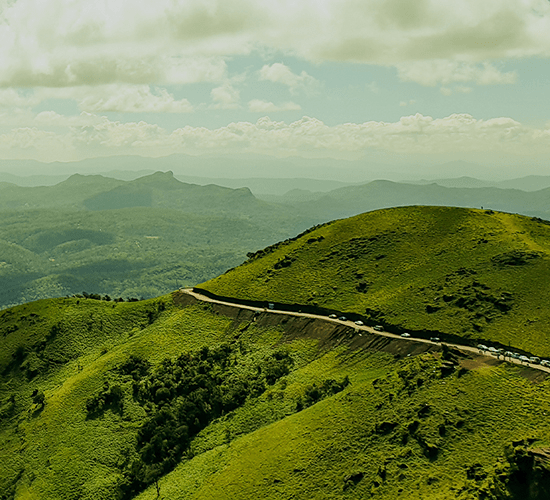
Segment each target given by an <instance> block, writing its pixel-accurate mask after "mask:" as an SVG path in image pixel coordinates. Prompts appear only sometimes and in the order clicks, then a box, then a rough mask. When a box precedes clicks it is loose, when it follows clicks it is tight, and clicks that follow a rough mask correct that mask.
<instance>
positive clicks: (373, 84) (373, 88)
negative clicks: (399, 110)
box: [366, 82, 380, 94]
mask: <svg viewBox="0 0 550 500" xmlns="http://www.w3.org/2000/svg"><path fill="white" fill-rule="evenodd" d="M366 87H367V89H368V90H370V91H371V92H372V93H373V94H378V93H379V92H380V87H379V86H378V84H377V83H376V82H371V83H369V84H367V85H366Z"/></svg>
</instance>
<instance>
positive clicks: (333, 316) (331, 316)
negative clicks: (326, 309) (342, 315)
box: [329, 314, 338, 319]
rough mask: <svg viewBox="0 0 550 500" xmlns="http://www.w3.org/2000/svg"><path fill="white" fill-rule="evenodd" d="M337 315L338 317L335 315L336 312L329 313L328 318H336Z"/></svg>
mask: <svg viewBox="0 0 550 500" xmlns="http://www.w3.org/2000/svg"><path fill="white" fill-rule="evenodd" d="M337 317H338V316H336V314H331V315H330V316H329V318H332V319H336V318H337Z"/></svg>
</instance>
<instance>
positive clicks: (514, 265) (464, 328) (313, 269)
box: [200, 207, 550, 356]
mask: <svg viewBox="0 0 550 500" xmlns="http://www.w3.org/2000/svg"><path fill="white" fill-rule="evenodd" d="M549 275H550V225H548V224H547V223H546V222H545V221H541V220H536V219H532V218H529V217H525V216H520V215H513V214H506V213H500V212H492V211H483V210H474V209H463V208H450V207H403V208H394V209H387V210H378V211H375V212H369V213H366V214H362V215H358V216H355V217H351V218H349V219H343V220H339V221H335V222H333V223H330V224H327V225H324V226H320V227H319V228H317V229H315V230H313V231H311V232H308V233H307V234H304V235H303V236H301V237H299V238H297V239H293V240H289V241H287V242H285V243H282V244H278V245H275V246H274V247H269V248H267V249H266V250H264V251H263V252H258V253H257V254H256V255H255V256H253V257H252V258H251V259H249V260H248V261H247V262H245V263H244V264H242V265H241V266H239V267H237V268H234V269H232V270H231V271H229V272H227V273H225V274H223V275H221V276H219V277H217V278H214V279H212V280H210V281H207V282H206V283H203V284H202V285H200V287H201V288H204V289H206V290H208V291H210V292H212V293H215V294H218V295H221V296H228V297H236V298H241V299H250V300H259V301H270V302H281V303H287V304H302V305H306V304H307V305H312V306H320V307H325V308H329V309H334V310H337V311H341V312H343V313H356V314H359V315H361V316H362V317H363V318H364V319H365V320H367V321H369V322H370V323H371V324H373V323H382V324H384V325H386V326H387V327H390V328H391V327H393V328H394V329H396V330H397V331H403V330H411V331H415V332H419V333H422V332H438V333H440V334H449V335H456V336H460V337H462V338H463V339H464V340H465V341H466V342H472V343H475V342H477V341H478V340H484V341H487V342H491V341H492V342H495V343H500V344H502V345H504V346H511V347H513V348H517V349H523V350H525V351H528V352H532V353H536V354H538V355H539V356H550V308H548V298H547V297H548V296H549V294H550V282H549V281H548V276H549ZM429 334H430V333H425V335H429ZM436 334H437V333H436Z"/></svg>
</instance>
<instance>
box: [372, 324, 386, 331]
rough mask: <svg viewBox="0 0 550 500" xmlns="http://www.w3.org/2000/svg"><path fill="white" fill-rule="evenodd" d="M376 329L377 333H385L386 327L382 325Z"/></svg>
mask: <svg viewBox="0 0 550 500" xmlns="http://www.w3.org/2000/svg"><path fill="white" fill-rule="evenodd" d="M374 329H375V330H376V331H377V332H383V331H384V327H383V326H382V325H376V326H375V327H374Z"/></svg>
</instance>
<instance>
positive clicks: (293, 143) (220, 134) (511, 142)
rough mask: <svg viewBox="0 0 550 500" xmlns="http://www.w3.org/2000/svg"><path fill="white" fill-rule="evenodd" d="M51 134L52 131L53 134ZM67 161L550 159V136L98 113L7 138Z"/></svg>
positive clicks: (487, 124) (409, 124) (518, 129)
mask: <svg viewBox="0 0 550 500" xmlns="http://www.w3.org/2000/svg"><path fill="white" fill-rule="evenodd" d="M48 127H49V128H48ZM21 151H26V153H25V155H26V157H36V158H39V159H42V160H46V161H50V160H55V159H57V160H63V159H71V158H74V157H85V156H104V155H109V154H141V155H144V156H160V155H167V154H171V153H188V154H203V153H212V152H215V153H218V154H226V153H232V152H238V153H263V154H276V155H308V154H311V153H312V152H315V153H316V154H318V155H323V156H338V155H341V154H345V155H349V154H356V155H363V154H368V152H369V151H377V152H380V151H387V152H389V153H392V154H393V153H396V154H406V155H409V154H411V155H415V154H418V155H422V154H423V155H434V154H456V153H460V154H463V153H476V154H478V153H479V154H481V153H483V154H506V155H509V156H517V155H523V156H525V157H526V158H527V157H533V156H536V155H538V156H539V157H547V156H548V154H550V129H549V128H539V129H535V128H531V127H527V126H525V125H522V124H521V123H519V122H517V121H515V120H513V119H511V118H507V117H499V118H493V119H489V120H481V119H476V118H474V117H473V116H471V115H467V114H454V115H450V116H447V117H444V118H432V117H430V116H424V115H421V114H415V115H410V116H404V117H402V118H401V119H400V120H398V121H396V122H381V121H380V122H377V121H371V122H365V123H343V124H340V125H334V126H328V125H326V124H325V123H323V122H322V121H320V120H318V119H315V118H309V117H303V118H302V119H300V120H297V121H295V122H292V123H285V122H282V121H273V120H270V119H269V118H267V117H263V118H260V119H258V120H257V121H256V122H255V123H251V122H237V123H230V124H228V125H227V126H224V127H220V128H216V129H208V128H205V127H191V126H186V127H182V128H178V129H176V130H174V131H171V132H170V131H167V130H165V129H163V128H162V127H159V126H157V125H154V124H150V123H147V122H144V121H140V122H128V123H124V122H119V121H111V120H108V119H107V118H106V117H100V116H97V115H94V114H91V113H82V115H81V116H79V117H63V116H61V115H56V114H52V113H51V112H45V114H43V113H41V114H40V115H38V116H36V118H35V120H34V122H33V124H32V125H31V126H27V127H17V128H14V129H12V130H10V131H7V132H6V133H4V134H0V157H14V156H17V155H19V152H21Z"/></svg>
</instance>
